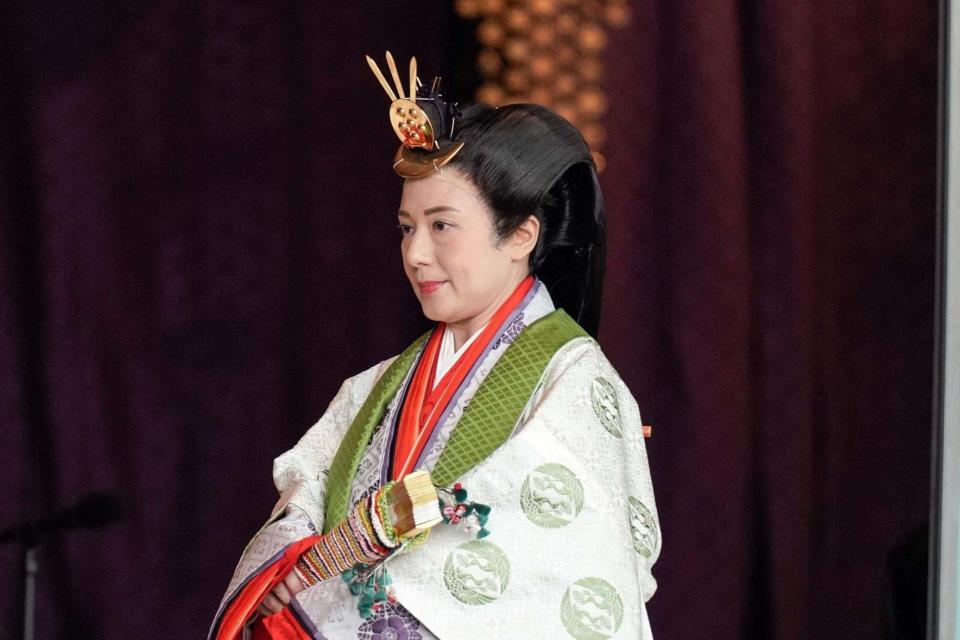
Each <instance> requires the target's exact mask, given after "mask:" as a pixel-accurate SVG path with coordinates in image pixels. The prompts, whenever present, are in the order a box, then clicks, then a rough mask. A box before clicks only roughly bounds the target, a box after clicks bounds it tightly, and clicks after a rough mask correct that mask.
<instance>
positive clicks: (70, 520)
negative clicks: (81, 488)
mask: <svg viewBox="0 0 960 640" xmlns="http://www.w3.org/2000/svg"><path fill="white" fill-rule="evenodd" d="M122 513H123V510H122V509H121V507H120V501H119V500H118V499H117V496H115V495H114V494H112V493H103V492H100V491H95V492H93V493H88V494H87V495H85V496H83V497H82V498H80V500H78V501H77V502H76V503H75V504H73V505H71V506H69V507H63V508H61V509H57V510H56V511H54V512H53V513H50V514H48V515H46V516H44V517H42V518H38V519H36V520H28V521H26V522H22V523H20V524H15V525H13V526H12V527H8V528H7V529H4V530H2V531H0V544H8V543H11V542H22V543H25V544H28V545H33V544H36V543H37V542H39V540H40V538H42V537H43V536H46V535H49V534H51V533H55V532H57V531H65V530H67V529H99V528H100V527H103V526H106V525H108V524H111V523H112V522H115V521H116V520H118V519H119V518H120V515H121V514H122Z"/></svg>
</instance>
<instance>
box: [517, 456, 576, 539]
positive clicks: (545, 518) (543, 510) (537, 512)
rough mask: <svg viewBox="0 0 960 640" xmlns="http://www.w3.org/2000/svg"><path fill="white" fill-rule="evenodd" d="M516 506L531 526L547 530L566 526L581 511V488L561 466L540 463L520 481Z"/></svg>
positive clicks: (570, 472) (571, 472) (570, 473)
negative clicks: (520, 485) (521, 483)
mask: <svg viewBox="0 0 960 640" xmlns="http://www.w3.org/2000/svg"><path fill="white" fill-rule="evenodd" d="M520 507H521V508H522V509H523V513H524V514H526V516H527V517H528V518H529V519H530V522H532V523H533V524H535V525H538V526H541V527H546V528H548V529H556V528H559V527H563V526H566V525H568V524H570V523H571V522H573V521H574V520H575V519H576V518H577V516H578V515H580V512H581V511H582V510H583V485H582V484H581V483H580V480H578V479H577V476H576V475H574V473H573V471H571V470H570V469H568V468H567V467H565V466H563V465H562V464H556V463H547V464H542V465H540V466H539V467H537V468H536V469H534V470H533V471H531V472H530V475H528V476H527V478H526V480H524V481H523V486H522V487H520Z"/></svg>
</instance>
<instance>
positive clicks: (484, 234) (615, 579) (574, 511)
mask: <svg viewBox="0 0 960 640" xmlns="http://www.w3.org/2000/svg"><path fill="white" fill-rule="evenodd" d="M387 55H388V57H387V60H388V63H389V65H390V71H391V74H392V76H393V79H394V81H395V83H396V89H397V93H396V94H395V93H394V92H393V90H392V88H391V86H390V85H389V83H388V82H387V81H386V79H385V78H384V77H383V75H382V74H381V73H380V71H379V69H378V68H377V67H376V64H375V63H373V61H372V60H370V59H369V58H368V61H369V62H370V64H371V68H372V69H373V70H374V73H375V74H376V75H377V77H378V79H379V80H380V82H381V84H382V85H383V87H384V89H385V90H386V91H387V94H388V95H389V96H390V97H391V99H392V103H391V112H390V113H391V122H392V124H393V126H394V130H395V131H396V133H397V135H398V136H399V137H400V139H401V142H402V144H401V147H400V149H399V150H398V152H397V155H396V157H395V159H394V168H395V170H396V171H397V173H398V174H399V175H400V176H402V177H403V178H405V181H404V185H403V195H402V198H401V202H400V207H399V212H398V223H399V224H398V226H399V229H400V232H401V253H402V257H403V266H404V270H405V273H406V275H407V277H408V279H409V280H410V283H411V286H412V288H413V292H414V295H416V296H417V299H418V300H419V301H420V304H421V306H422V309H423V312H424V314H425V315H426V316H427V317H428V318H430V319H431V320H434V321H436V322H437V323H438V324H437V326H436V328H435V329H434V330H433V331H431V332H430V333H429V334H427V335H426V336H423V337H421V338H420V339H419V340H417V341H416V342H414V344H413V345H411V346H410V347H409V348H408V349H407V350H406V351H405V352H404V353H403V354H401V355H400V356H398V357H396V358H393V359H390V360H387V361H385V362H383V363H380V364H379V365H376V366H374V367H372V368H371V369H368V370H367V371H365V372H363V373H361V374H359V375H358V376H355V377H353V378H351V379H349V380H347V381H346V382H345V383H344V384H343V386H342V388H341V389H340V392H339V393H338V394H337V396H336V397H335V398H334V399H333V401H332V403H331V404H330V406H329V408H328V409H327V411H326V413H324V415H323V417H322V418H321V419H320V421H319V422H318V423H317V424H316V425H314V426H313V427H312V428H311V429H310V430H309V431H308V432H307V433H306V435H304V436H303V438H302V439H301V440H300V442H299V443H297V445H296V446H295V447H294V448H293V449H292V450H290V451H288V452H287V453H285V454H283V455H282V456H280V457H279V458H277V460H276V461H275V463H274V480H275V482H276V485H277V488H278V489H279V491H280V493H281V497H280V500H279V502H278V503H277V506H276V508H275V509H274V512H273V514H272V516H271V518H270V520H268V523H267V525H266V526H265V527H264V528H263V529H262V530H261V531H260V533H258V534H257V536H255V537H254V539H253V540H252V541H251V544H250V545H248V547H247V549H246V551H245V553H244V555H243V557H242V558H241V561H240V564H239V566H238V567H237V570H236V572H235V574H234V577H233V580H232V582H231V584H230V587H229V588H228V590H227V594H226V596H225V598H224V602H223V604H222V605H221V608H220V611H219V612H218V614H217V618H216V620H215V621H214V625H213V627H212V629H211V632H210V637H211V638H236V637H254V638H258V637H263V638H268V637H282V638H309V637H322V638H331V639H332V638H408V639H410V640H414V639H418V638H419V639H426V638H434V637H440V638H460V637H464V636H466V635H467V634H472V635H474V636H475V637H482V638H488V637H489V638H501V637H546V638H553V637H567V636H570V637H573V638H577V639H584V640H585V639H588V638H608V637H614V636H617V637H625V638H626V637H642V638H650V637H652V635H651V633H650V626H649V622H648V620H647V617H646V609H645V606H644V603H645V602H646V601H647V600H648V599H649V598H650V597H651V596H652V595H653V593H654V591H655V589H656V581H655V580H654V578H653V576H652V574H651V567H652V565H653V564H654V562H655V561H656V559H657V557H658V556H659V553H660V528H659V523H658V520H657V512H656V507H655V504H654V497H653V489H652V485H651V481H650V474H649V467H648V465H647V459H646V452H645V447H644V442H643V435H642V432H641V422H640V416H639V412H638V409H637V405H636V402H635V401H634V400H633V398H632V396H631V395H630V392H629V390H628V389H627V388H626V386H625V385H624V384H623V382H622V381H621V380H620V378H619V376H618V375H617V373H616V372H615V371H614V369H613V367H612V366H611V365H610V363H609V362H608V361H607V359H606V358H605V357H604V355H603V353H602V352H601V350H600V348H599V346H598V345H597V343H596V341H595V340H594V339H593V338H592V337H591V336H594V337H595V336H596V335H597V330H598V325H599V320H600V297H601V287H602V280H603V264H604V249H605V239H604V216H603V206H602V200H601V196H600V188H599V185H598V183H597V178H596V170H595V167H594V164H593V160H592V157H591V155H590V152H589V149H588V148H587V146H586V144H585V143H584V141H583V138H582V137H581V136H580V134H579V132H577V130H576V129H575V128H574V127H573V126H571V125H570V124H569V123H568V122H566V121H565V120H563V119H562V118H560V117H559V116H557V115H556V114H554V113H553V112H551V111H549V110H548V109H545V108H543V107H540V106H537V105H529V104H525V105H510V106H507V107H502V108H499V109H493V108H490V107H487V106H483V105H471V106H468V107H465V108H459V107H458V106H457V105H455V104H450V103H447V102H446V101H444V100H443V98H442V96H441V95H440V94H439V92H438V90H437V82H436V81H435V82H434V86H433V87H432V88H431V89H430V90H429V92H428V91H421V92H420V94H419V95H417V94H416V92H415V89H414V85H415V78H416V64H415V60H414V61H411V69H410V80H411V81H410V90H409V94H408V97H404V91H403V88H402V86H401V83H400V80H399V75H398V73H397V71H396V68H395V66H394V64H393V60H392V58H391V57H390V55H389V54H387ZM397 94H399V97H398V95H397ZM421 472H426V473H421ZM427 473H428V474H430V475H431V476H432V478H431V479H430V481H429V482H427V483H426V484H425V485H424V484H421V485H419V489H414V488H413V484H414V479H415V478H417V479H419V480H422V479H423V478H424V477H428V476H427V475H426V474H427ZM419 480H418V481H419ZM431 483H434V484H436V485H438V486H439V487H452V488H453V489H452V490H451V491H447V492H445V491H443V490H441V494H440V506H442V507H443V514H442V517H443V521H444V522H443V523H441V524H438V525H436V526H433V525H434V523H435V521H436V520H438V519H440V515H441V514H440V513H439V509H440V506H437V505H438V500H437V498H436V496H434V495H433V494H431V496H433V497H428V498H427V499H425V500H424V501H423V502H422V503H421V508H420V510H419V511H418V513H420V516H421V518H420V519H414V520H416V522H421V521H422V522H423V523H425V524H423V525H422V526H421V527H420V528H418V529H416V528H414V524H412V521H411V520H410V519H407V520H402V514H400V513H399V512H398V511H397V509H399V508H400V507H398V506H397V505H400V504H404V505H406V506H407V507H410V505H411V503H414V502H415V500H414V499H413V498H412V497H411V496H412V495H414V494H415V493H417V492H418V491H421V490H422V489H423V487H424V486H426V487H427V488H429V490H430V491H433V488H432V487H433V484H431ZM401 488H402V490H401ZM466 490H469V497H470V498H472V499H475V500H477V501H479V502H478V503H472V502H470V501H469V500H468V499H467V496H466ZM398 496H402V497H398ZM404 500H406V502H404ZM431 509H432V511H431ZM434 512H435V513H434ZM424 514H425V515H424ZM434 516H436V517H434ZM401 520H402V522H401ZM488 529H489V530H488ZM421 530H422V531H421ZM488 533H489V535H487V534H488ZM413 534H419V535H416V537H415V538H414V542H415V543H410V542H409V538H408V537H407V536H408V535H410V536H412V535H413ZM254 614H255V615H254Z"/></svg>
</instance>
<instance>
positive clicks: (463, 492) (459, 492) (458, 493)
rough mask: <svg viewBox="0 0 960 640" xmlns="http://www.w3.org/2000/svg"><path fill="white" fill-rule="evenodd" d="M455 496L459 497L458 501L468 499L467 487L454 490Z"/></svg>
mask: <svg viewBox="0 0 960 640" xmlns="http://www.w3.org/2000/svg"><path fill="white" fill-rule="evenodd" d="M453 497H454V498H456V499H457V502H466V501H467V490H466V489H457V490H456V491H454V492H453Z"/></svg>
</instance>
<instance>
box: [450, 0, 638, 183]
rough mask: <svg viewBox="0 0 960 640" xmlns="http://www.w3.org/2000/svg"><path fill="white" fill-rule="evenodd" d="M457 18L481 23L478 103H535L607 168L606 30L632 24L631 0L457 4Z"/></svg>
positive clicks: (472, 0) (474, 0) (466, 0)
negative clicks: (568, 126)
mask: <svg viewBox="0 0 960 640" xmlns="http://www.w3.org/2000/svg"><path fill="white" fill-rule="evenodd" d="M454 7H455V8H456V11H457V13H458V14H459V15H460V16H462V17H463V18H466V19H468V20H479V21H480V22H479V25H478V26H477V32H476V33H477V40H478V41H479V43H480V44H481V45H483V47H482V48H481V50H480V52H479V54H478V55H477V62H476V64H477V69H478V70H479V71H480V73H481V77H482V78H483V84H482V85H481V87H480V88H479V89H478V90H477V96H476V97H477V99H478V100H480V101H482V102H487V103H489V104H492V105H494V106H500V105H503V104H509V103H511V102H525V101H530V102H535V103H537V104H542V105H544V106H546V107H549V108H551V109H553V110H554V111H556V112H557V113H558V114H560V115H561V116H562V117H564V118H566V119H567V120H569V121H570V122H571V123H573V124H574V125H575V126H576V127H577V128H578V129H579V130H580V131H581V133H582V134H583V137H584V139H585V140H586V141H587V144H589V145H590V147H591V149H593V150H594V151H593V154H594V159H595V161H596V163H597V167H598V168H599V169H602V168H603V166H604V165H605V164H606V160H605V158H604V157H603V154H602V153H600V152H599V148H600V146H601V145H602V144H603V142H604V140H605V139H606V131H605V130H604V128H603V126H602V124H601V119H602V117H603V114H604V113H605V112H606V111H607V109H608V108H609V106H608V102H609V101H608V99H607V96H606V94H605V93H604V91H603V87H602V86H601V84H600V83H601V80H602V78H603V65H602V64H601V58H600V56H601V52H602V51H603V49H604V48H605V47H606V46H607V43H608V38H607V32H606V28H607V27H623V26H624V25H626V24H627V23H628V22H629V20H630V13H631V11H630V7H629V5H628V1H627V0H455V2H454Z"/></svg>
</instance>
